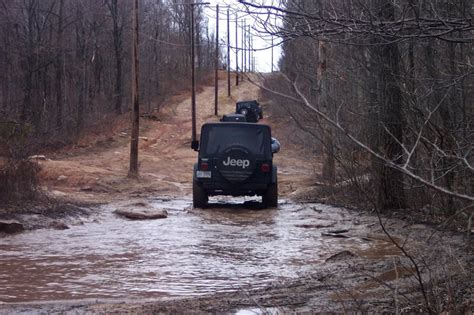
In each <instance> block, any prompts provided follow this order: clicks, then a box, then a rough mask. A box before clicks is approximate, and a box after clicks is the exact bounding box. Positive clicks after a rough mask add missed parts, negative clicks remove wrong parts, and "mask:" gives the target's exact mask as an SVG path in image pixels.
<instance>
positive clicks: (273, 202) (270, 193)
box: [262, 181, 278, 208]
mask: <svg viewBox="0 0 474 315" xmlns="http://www.w3.org/2000/svg"><path fill="white" fill-rule="evenodd" d="M262 203H263V206H264V207H265V208H276V207H277V206H278V181H276V182H275V183H273V184H271V185H270V186H269V187H268V189H267V191H266V192H265V194H264V195H263V196H262Z"/></svg>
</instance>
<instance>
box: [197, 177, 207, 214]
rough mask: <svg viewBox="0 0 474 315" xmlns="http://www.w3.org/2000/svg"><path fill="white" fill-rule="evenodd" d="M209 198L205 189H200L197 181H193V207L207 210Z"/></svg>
mask: <svg viewBox="0 0 474 315" xmlns="http://www.w3.org/2000/svg"><path fill="white" fill-rule="evenodd" d="M208 200H209V197H208V196H207V193H206V191H205V190H204V189H202V188H201V187H199V185H198V184H197V183H196V181H195V180H193V207H194V208H205V207H207V202H208Z"/></svg>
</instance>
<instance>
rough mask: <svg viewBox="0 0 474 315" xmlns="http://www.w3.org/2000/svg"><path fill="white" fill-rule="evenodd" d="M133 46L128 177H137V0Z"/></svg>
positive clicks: (138, 111)
mask: <svg viewBox="0 0 474 315" xmlns="http://www.w3.org/2000/svg"><path fill="white" fill-rule="evenodd" d="M132 14H133V17H132V18H133V47H132V80H133V82H132V102H133V111H132V134H131V139H130V169H129V171H128V177H130V178H137V177H138V135H139V124H140V104H139V102H138V0H134V1H133V10H132Z"/></svg>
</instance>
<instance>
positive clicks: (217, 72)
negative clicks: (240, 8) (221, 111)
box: [214, 5, 219, 116]
mask: <svg viewBox="0 0 474 315" xmlns="http://www.w3.org/2000/svg"><path fill="white" fill-rule="evenodd" d="M215 72H216V76H215V79H214V88H215V90H214V115H216V116H217V115H218V111H217V106H218V96H219V95H218V94H219V92H218V91H219V5H216V60H215Z"/></svg>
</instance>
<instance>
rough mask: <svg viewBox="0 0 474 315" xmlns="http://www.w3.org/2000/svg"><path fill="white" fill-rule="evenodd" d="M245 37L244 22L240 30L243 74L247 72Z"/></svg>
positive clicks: (245, 28)
mask: <svg viewBox="0 0 474 315" xmlns="http://www.w3.org/2000/svg"><path fill="white" fill-rule="evenodd" d="M246 36H247V26H246V25H245V21H244V25H243V28H242V42H243V45H242V47H243V50H242V55H243V58H242V60H243V61H244V66H243V69H244V72H247V37H246Z"/></svg>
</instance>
